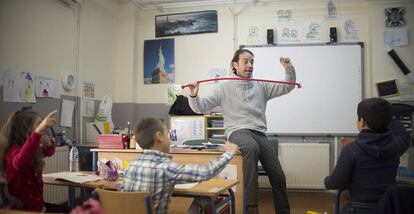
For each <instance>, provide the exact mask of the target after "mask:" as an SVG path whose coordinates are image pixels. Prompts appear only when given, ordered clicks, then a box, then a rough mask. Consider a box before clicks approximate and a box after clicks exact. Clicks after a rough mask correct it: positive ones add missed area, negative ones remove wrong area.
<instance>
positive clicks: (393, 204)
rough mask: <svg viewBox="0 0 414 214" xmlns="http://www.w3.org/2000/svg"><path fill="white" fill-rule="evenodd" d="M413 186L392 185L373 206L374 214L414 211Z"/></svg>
mask: <svg viewBox="0 0 414 214" xmlns="http://www.w3.org/2000/svg"><path fill="white" fill-rule="evenodd" d="M413 198H414V186H412V185H411V186H410V185H398V184H395V185H392V186H390V187H388V189H387V191H386V192H385V193H384V195H382V197H381V198H380V200H379V201H378V203H377V206H376V207H375V208H374V212H373V213H376V214H389V213H400V214H404V213H414V203H413V201H412V200H413Z"/></svg>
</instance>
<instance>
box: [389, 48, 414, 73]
mask: <svg viewBox="0 0 414 214" xmlns="http://www.w3.org/2000/svg"><path fill="white" fill-rule="evenodd" d="M388 55H390V56H391V58H392V59H393V60H394V62H395V64H397V66H398V67H399V68H400V69H401V71H402V72H403V73H404V74H405V75H407V74H409V73H410V72H411V71H410V70H409V69H408V67H407V66H406V65H405V64H404V62H403V61H402V60H401V59H400V57H399V56H398V54H397V53H396V52H395V51H394V50H393V49H390V50H388Z"/></svg>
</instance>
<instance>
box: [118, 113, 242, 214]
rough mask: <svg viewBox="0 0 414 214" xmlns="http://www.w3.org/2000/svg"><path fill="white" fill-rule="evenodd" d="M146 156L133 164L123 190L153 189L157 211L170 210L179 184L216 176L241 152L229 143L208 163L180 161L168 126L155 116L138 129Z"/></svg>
mask: <svg viewBox="0 0 414 214" xmlns="http://www.w3.org/2000/svg"><path fill="white" fill-rule="evenodd" d="M135 136H136V139H137V142H138V144H139V145H140V146H141V148H143V149H144V151H143V153H142V155H141V156H140V157H139V158H138V159H136V160H134V161H132V162H130V163H129V165H128V167H127V168H126V169H125V175H124V179H123V181H122V185H121V191H123V192H137V191H144V192H149V193H150V194H151V196H152V201H153V208H154V211H155V213H160V214H162V213H167V211H168V206H169V202H170V197H171V194H172V192H173V190H174V185H175V184H182V183H191V182H199V181H203V180H208V179H210V178H212V177H214V176H216V175H217V174H218V173H219V172H220V171H221V170H223V169H224V167H225V166H226V164H227V163H228V162H229V161H230V160H231V159H232V158H233V155H234V154H235V153H236V151H237V145H235V144H232V143H229V142H226V146H225V147H224V148H225V149H224V150H225V153H224V154H222V155H221V156H219V157H217V158H216V159H213V160H211V161H210V162H208V163H206V164H178V163H175V162H173V161H172V156H171V155H170V154H169V150H170V139H169V133H168V130H167V127H166V126H165V125H164V124H163V123H162V122H161V121H160V120H157V119H154V118H145V119H143V120H142V121H141V122H140V123H139V124H138V125H137V127H136V128H135Z"/></svg>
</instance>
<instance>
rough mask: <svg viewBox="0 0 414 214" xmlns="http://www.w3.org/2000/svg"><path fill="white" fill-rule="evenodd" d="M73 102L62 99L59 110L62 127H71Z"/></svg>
mask: <svg viewBox="0 0 414 214" xmlns="http://www.w3.org/2000/svg"><path fill="white" fill-rule="evenodd" d="M74 108H75V102H74V101H71V100H62V108H61V111H60V125H61V126H64V127H72V117H73V109H74Z"/></svg>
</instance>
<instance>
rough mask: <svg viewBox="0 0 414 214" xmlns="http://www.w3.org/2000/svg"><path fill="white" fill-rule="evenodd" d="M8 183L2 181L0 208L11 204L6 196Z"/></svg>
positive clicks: (0, 184)
mask: <svg viewBox="0 0 414 214" xmlns="http://www.w3.org/2000/svg"><path fill="white" fill-rule="evenodd" d="M5 190H6V184H5V183H3V182H0V208H6V207H7V206H8V205H9V200H8V198H7V196H6V191H5Z"/></svg>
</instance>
